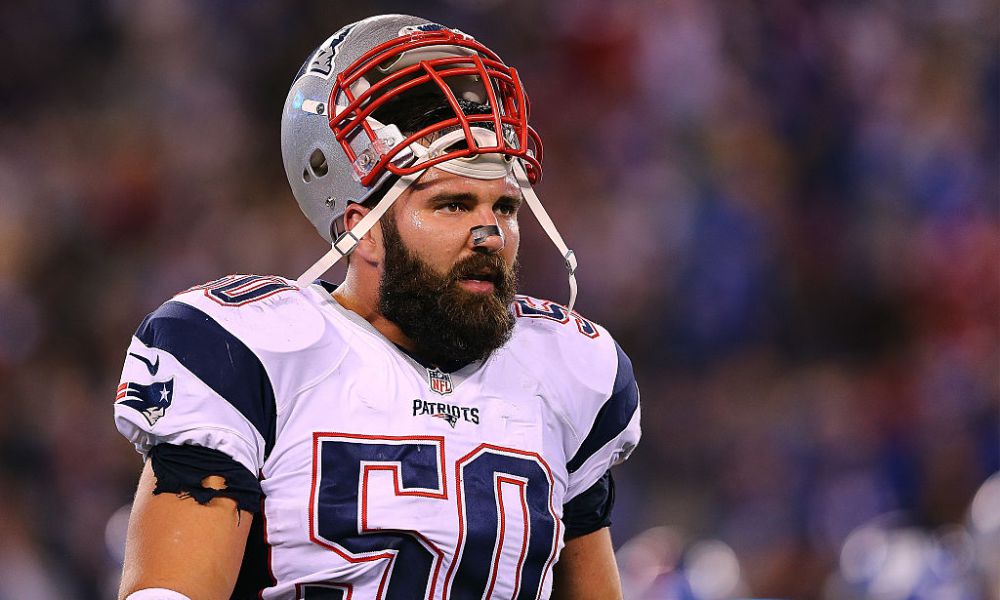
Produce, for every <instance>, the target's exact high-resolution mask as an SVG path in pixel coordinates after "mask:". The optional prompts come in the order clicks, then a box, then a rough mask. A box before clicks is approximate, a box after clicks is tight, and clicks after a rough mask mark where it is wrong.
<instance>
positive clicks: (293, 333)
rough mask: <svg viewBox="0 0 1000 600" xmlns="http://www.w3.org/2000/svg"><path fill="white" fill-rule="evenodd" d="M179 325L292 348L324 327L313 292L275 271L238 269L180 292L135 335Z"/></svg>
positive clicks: (250, 343)
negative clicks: (253, 272) (259, 272)
mask: <svg viewBox="0 0 1000 600" xmlns="http://www.w3.org/2000/svg"><path fill="white" fill-rule="evenodd" d="M178 329H185V330H189V331H200V332H204V333H209V332H215V333H216V334H217V337H221V338H225V339H228V338H229V337H230V336H231V337H232V338H235V339H237V340H239V341H240V342H241V343H242V344H244V345H246V346H247V347H249V348H251V349H255V350H256V349H260V350H263V351H270V352H289V351H296V350H300V349H303V348H306V347H308V346H310V345H312V344H314V343H315V342H316V341H317V340H318V338H319V336H321V335H322V334H323V332H324V331H325V329H326V328H325V327H324V317H323V314H322V312H321V309H320V307H319V306H318V299H317V297H316V293H315V292H314V291H311V290H309V289H308V288H303V287H302V286H300V285H298V284H297V283H296V282H295V281H294V280H289V279H286V278H284V277H279V276H276V275H246V274H235V275H226V276H225V277H220V278H218V279H215V280H212V281H209V282H207V283H203V284H200V285H196V286H193V287H191V288H188V289H186V290H184V291H182V292H180V293H178V294H177V295H175V296H174V297H173V298H171V299H170V300H168V301H167V302H165V303H163V304H162V305H160V306H159V307H158V308H157V309H156V310H154V311H153V312H152V313H150V314H149V315H148V316H147V317H146V318H145V319H144V320H143V322H142V324H141V325H140V326H139V329H138V330H137V332H136V336H137V337H139V338H140V339H143V340H144V341H146V340H145V339H144V338H150V341H152V338H153V337H155V336H157V335H164V334H170V333H172V332H174V331H177V330H178ZM147 343H149V342H147Z"/></svg>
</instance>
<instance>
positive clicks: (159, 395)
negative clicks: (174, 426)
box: [115, 377, 174, 427]
mask: <svg viewBox="0 0 1000 600" xmlns="http://www.w3.org/2000/svg"><path fill="white" fill-rule="evenodd" d="M173 399H174V379H173V377H171V378H170V379H169V380H167V381H154V382H153V383H151V384H149V385H143V384H141V383H135V382H133V381H124V382H122V384H121V385H119V386H118V394H117V396H115V403H117V404H124V405H125V406H127V407H129V408H132V409H134V410H137V411H139V413H141V414H142V416H144V417H146V420H147V421H149V426H150V427H152V426H153V425H156V422H157V421H159V420H160V418H161V417H163V415H165V414H166V413H167V409H168V408H170V403H171V402H173Z"/></svg>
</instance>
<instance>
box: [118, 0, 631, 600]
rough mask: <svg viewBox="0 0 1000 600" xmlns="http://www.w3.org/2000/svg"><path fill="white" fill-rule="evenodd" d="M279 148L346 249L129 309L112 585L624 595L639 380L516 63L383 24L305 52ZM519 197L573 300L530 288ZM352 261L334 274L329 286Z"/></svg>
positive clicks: (271, 596) (386, 595)
mask: <svg viewBox="0 0 1000 600" xmlns="http://www.w3.org/2000/svg"><path fill="white" fill-rule="evenodd" d="M282 150H283V156H284V164H285V170H286V173H287V176H288V179H289V182H290V183H291V187H292V190H293V192H294V194H295V197H296V199H297V201H298V203H299V205H300V207H301V208H302V210H303V212H304V213H305V214H306V216H307V217H308V218H309V219H310V220H311V221H312V223H313V224H314V225H315V226H316V228H317V229H318V231H319V233H320V235H322V236H323V237H324V238H325V239H326V240H327V241H328V242H330V243H331V245H332V246H331V250H330V252H329V253H328V254H327V255H326V256H324V257H323V258H322V259H321V260H320V261H319V262H318V263H317V265H315V266H314V267H313V268H310V269H309V270H308V271H307V272H306V273H305V274H303V276H302V277H300V278H299V279H297V280H290V279H285V278H282V277H274V276H254V275H230V276H227V277H222V278H221V279H218V280H216V281H212V282H209V283H206V284H204V285H200V286H197V287H194V288H191V289H189V290H187V291H185V292H182V293H180V294H178V295H177V296H176V297H174V298H173V299H172V300H170V301H169V302H166V303H165V304H163V305H162V306H160V307H159V308H158V309H157V310H156V311H154V312H153V313H152V314H150V315H149V316H148V317H146V319H145V320H144V321H143V322H142V324H141V325H140V326H139V328H138V330H137V331H136V333H135V335H134V337H133V338H132V341H131V345H130V346H129V349H128V352H127V356H126V359H125V367H124V370H123V373H122V382H121V385H120V386H119V388H118V399H117V401H116V404H115V420H116V424H117V426H118V429H119V430H120V431H121V432H122V434H123V435H124V436H125V437H127V438H128V439H129V440H130V441H131V442H133V443H134V444H135V447H136V448H137V450H138V451H139V452H140V453H141V455H142V456H143V457H144V459H145V466H144V469H143V471H142V475H141V478H140V482H139V487H138V491H137V493H136V497H135V502H134V504H133V507H132V515H131V520H130V523H129V532H128V538H127V545H126V557H125V565H124V571H123V575H122V583H121V590H120V598H127V599H129V600H183V599H186V598H191V599H198V600H200V599H215V598H230V597H232V598H248V599H249V598H258V597H259V598H264V599H266V600H278V599H283V600H284V599H287V600H293V599H302V600H331V599H337V600H352V599H353V600H375V599H400V598H406V599H427V600H437V599H442V600H443V599H459V598H518V599H522V598H532V599H535V598H549V597H553V598H574V599H601V600H606V599H609V598H618V597H620V596H621V590H620V584H619V579H618V572H617V568H616V565H615V561H614V555H613V552H612V547H611V539H610V535H609V533H608V525H609V523H610V519H609V515H610V511H611V507H612V504H613V501H614V483H613V480H612V478H611V474H610V472H609V469H610V468H611V467H612V466H613V465H615V464H617V463H620V462H622V461H623V460H625V459H626V458H627V457H628V455H629V453H630V452H631V451H632V449H633V448H634V447H635V445H636V443H637V442H638V439H639V398H638V389H637V387H636V383H635V378H634V376H633V373H632V367H631V363H630V362H629V359H628V358H627V356H626V355H625V354H624V352H622V350H621V348H620V347H619V346H618V344H617V343H616V342H615V341H614V340H613V339H612V337H611V336H610V334H609V333H608V332H607V331H606V330H605V329H604V328H602V327H601V326H599V325H597V324H595V323H592V322H590V321H588V320H587V319H585V318H584V317H582V316H580V315H579V314H578V313H576V312H574V311H573V310H572V304H573V299H574V298H573V297H574V296H575V281H574V280H573V278H572V271H573V269H575V259H574V257H573V254H572V252H570V251H569V250H568V249H567V248H566V246H565V244H564V243H563V240H562V238H561V237H560V236H559V234H558V232H557V231H556V229H555V227H554V225H553V224H552V222H551V221H550V220H549V218H548V216H547V215H546V214H545V211H544V209H543V208H542V206H541V204H540V203H539V202H538V198H537V196H536V195H535V193H534V191H533V190H532V184H533V183H535V182H537V181H538V179H539V177H540V176H541V172H542V153H541V150H542V148H541V142H540V140H539V138H538V136H537V134H536V133H535V131H534V130H533V129H532V128H531V127H529V126H528V99H527V97H526V96H525V93H524V90H523V88H522V86H521V81H520V79H519V77H518V74H517V72H516V71H515V70H514V69H513V68H511V67H509V66H507V65H506V64H505V63H504V62H503V61H502V60H501V59H500V58H499V57H498V56H497V55H496V54H495V53H494V52H492V51H491V50H489V49H488V48H487V47H485V46H484V45H482V44H481V43H479V42H478V41H476V40H475V39H473V38H472V37H470V36H469V35H467V34H465V33H462V32H461V31H458V30H455V29H450V28H447V27H444V26H442V25H438V24H435V23H431V22H428V21H426V20H424V19H420V18H416V17H410V16H403V15H383V16H377V17H372V18H369V19H365V20H363V21H359V22H357V23H354V24H351V25H348V26H346V27H344V28H342V29H341V30H339V31H338V32H336V33H335V34H334V35H332V36H331V37H330V38H329V39H327V40H326V41H325V42H324V43H323V44H322V45H321V46H320V47H319V48H317V49H316V50H315V51H314V52H313V53H312V54H311V55H310V56H309V58H308V59H307V60H306V62H305V64H304V65H303V66H302V69H301V70H300V71H299V73H298V75H297V76H296V78H295V80H294V83H293V84H292V87H291V90H290V92H289V94H288V99H287V101H286V103H285V106H284V112H283V115H282ZM523 205H527V207H528V208H529V210H531V211H532V212H533V214H534V215H535V216H536V217H537V218H538V220H539V221H540V223H541V224H542V226H543V228H544V229H545V231H546V232H547V233H548V234H549V236H550V237H551V238H552V240H553V242H555V244H556V246H557V248H558V249H559V251H560V252H561V253H562V254H563V256H564V257H565V259H566V263H567V266H568V268H569V269H570V286H571V296H570V302H569V303H568V305H567V306H563V305H560V304H556V303H554V302H550V301H545V300H540V299H536V298H531V297H528V296H518V295H516V287H517V258H518V242H519V229H518V227H519V215H520V213H521V211H522V206H523ZM375 225H378V227H376V226H375ZM348 255H349V259H348V260H349V263H348V269H347V276H346V278H345V280H344V281H343V282H342V283H340V284H339V285H336V286H334V285H330V284H328V283H326V282H324V281H321V280H318V279H317V278H318V277H319V276H320V275H322V274H323V273H324V272H325V271H326V270H327V269H328V268H329V267H330V266H331V264H332V263H334V262H336V260H337V259H339V258H341V257H343V256H348Z"/></svg>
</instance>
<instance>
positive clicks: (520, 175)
mask: <svg viewBox="0 0 1000 600" xmlns="http://www.w3.org/2000/svg"><path fill="white" fill-rule="evenodd" d="M514 177H516V178H517V183H518V184H519V185H520V186H521V194H522V195H523V196H524V201H525V202H527V203H528V208H530V209H531V213H532V214H533V215H535V218H536V219H538V224H539V225H541V226H542V229H544V230H545V233H546V234H548V236H549V239H550V240H552V243H553V244H555V246H556V248H557V249H558V250H559V253H560V254H562V257H563V260H565V261H566V270H567V271H569V304H567V305H566V308H568V309H569V310H571V311H572V310H573V306H574V305H575V304H576V264H577V263H576V254H575V253H574V252H573V251H572V250H570V249H569V246H567V245H566V242H564V241H563V238H562V236H561V235H559V230H558V229H556V224H555V223H553V222H552V218H551V217H549V213H547V212H545V207H543V206H542V202H541V200H539V199H538V196H537V195H536V194H535V190H534V189H532V187H531V182H529V181H528V174H527V173H525V171H524V165H522V164H521V161H519V160H515V161H514Z"/></svg>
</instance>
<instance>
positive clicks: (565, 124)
mask: <svg viewBox="0 0 1000 600" xmlns="http://www.w3.org/2000/svg"><path fill="white" fill-rule="evenodd" d="M387 11H394V12H395V11H398V12H418V13H421V14H423V15H425V16H427V17H430V18H432V19H438V20H440V21H442V22H444V23H447V24H450V25H453V26H457V27H459V28H461V29H463V30H465V31H467V32H470V33H472V34H474V35H477V36H479V37H480V38H481V39H483V40H484V41H486V42H487V43H488V44H489V45H490V46H491V47H492V48H494V49H495V50H497V51H498V52H499V53H500V54H501V55H502V56H503V57H504V58H505V59H506V60H507V61H508V62H509V63H511V64H514V65H516V66H518V67H519V69H520V70H521V73H522V78H523V80H524V81H525V82H526V85H527V88H528V90H529V92H530V94H531V96H532V99H533V109H534V114H533V117H534V118H533V122H534V124H535V127H536V128H537V129H538V130H539V131H540V132H541V134H542V136H543V139H544V141H545V150H546V153H545V156H546V164H545V167H546V171H545V178H544V181H543V182H542V184H541V186H540V187H539V192H540V194H541V196H542V198H543V199H544V201H545V202H546V204H547V206H548V208H549V210H550V212H551V213H552V214H553V216H554V218H555V220H556V222H557V223H558V224H559V226H560V229H561V230H562V231H563V232H564V234H565V235H566V237H567V239H568V240H569V241H570V245H571V246H572V247H573V248H575V250H576V251H577V253H578V255H579V257H580V263H581V266H580V270H579V277H580V283H581V289H582V293H581V297H580V301H579V303H578V308H579V310H580V311H581V312H582V313H583V314H585V315H587V316H588V317H590V318H593V319H595V320H597V321H598V322H601V323H604V324H606V325H607V326H608V327H609V328H610V329H611V330H612V331H613V332H615V334H616V337H617V338H618V339H619V341H620V342H621V344H622V346H623V347H624V348H626V349H627V350H628V351H629V353H630V354H631V356H632V357H633V360H634V362H635V365H636V371H637V375H638V379H639V382H640V386H641V388H642V391H643V402H644V407H643V410H644V415H643V416H644V422H643V425H644V431H645V438H644V440H643V443H642V444H641V446H640V448H639V450H638V451H637V453H636V454H635V455H634V457H633V458H632V460H631V461H630V462H629V463H628V464H627V465H626V466H625V467H623V468H621V469H619V470H618V475H617V479H618V482H619V498H618V505H617V511H616V517H615V527H614V530H613V531H614V539H615V544H616V547H618V548H619V552H618V556H619V560H620V563H621V568H622V572H623V576H624V579H625V585H626V591H627V597H629V598H630V599H631V598H637V599H642V598H658V599H669V600H674V599H676V600H681V599H684V600H723V599H729V598H736V597H750V596H753V597H780V598H795V599H817V600H820V599H822V600H840V599H847V600H851V599H863V598H872V599H875V598H877V599H880V600H904V599H928V600H930V599H935V600H936V599H944V600H978V599H980V598H992V599H995V598H998V597H1000V592H997V590H998V589H1000V573H998V572H1000V478H998V476H997V474H996V473H997V472H998V469H1000V434H998V430H1000V415H998V403H1000V402H998V398H1000V386H998V365H1000V360H998V359H1000V352H998V349H1000V344H998V340H1000V327H998V325H1000V323H998V315H1000V312H998V311H1000V277H998V274H1000V273H998V264H1000V263H998V257H1000V237H998V227H997V225H998V202H997V200H998V197H997V194H998V138H1000V125H998V102H1000V93H998V86H1000V53H998V43H997V32H998V10H997V8H996V5H995V4H994V3H992V2H989V1H987V0H916V1H905V2H904V1H903V0H872V1H867V2H860V1H842V2H794V1H791V0H774V1H769V2H764V1H762V0H726V1H722V0H712V1H707V0H670V1H662V2H660V1H651V0H637V1H634V2H615V3H612V2H601V1H595V0H589V1H588V0H553V1H547V2H544V3H543V2H530V1H528V0H523V1H521V0H518V1H513V0H511V1H504V0H452V1H450V2H443V1H439V2H428V3H423V4H419V5H417V4H414V3H409V2H391V1H382V2H353V3H347V2H332V1H326V2H319V1H312V2H295V3H292V2H277V1H272V2H255V3H248V2H240V1H236V0H216V1H213V2H195V1H193V0H176V1H175V0H142V1H137V2H130V1H124V0H105V1H97V0H91V1H86V0H37V1H35V2H30V3H8V2H5V3H3V4H2V6H0V39H2V40H3V42H2V45H3V46H6V47H7V48H6V50H5V51H4V53H3V54H4V60H3V62H4V68H3V76H2V77H0V105H2V114H0V117H2V119H0V409H2V417H0V600H23V599H28V598H30V599H33V600H49V599H81V600H91V599H98V598H110V597H113V590H114V589H115V587H116V585H117V577H118V573H119V569H120V560H121V535H122V531H123V527H124V519H125V518H126V517H125V515H126V511H127V508H126V509H123V508H122V507H123V506H126V505H127V503H128V502H129V500H130V495H131V494H132V492H133V489H134V485H135V481H136V477H137V474H138V471H139V468H140V464H139V461H138V459H137V457H136V455H135V454H134V452H133V450H132V449H131V447H130V446H129V444H128V443H127V442H125V441H124V440H123V439H122V438H121V437H120V436H119V435H118V434H117V432H116V431H115V430H114V426H113V424H112V420H111V403H112V400H113V397H114V390H115V386H116V383H117V378H118V374H119V372H120V368H121V363H122V360H123V356H124V351H125V348H126V345H127V343H128V339H129V336H130V334H131V332H132V331H133V330H134V328H135V327H136V325H137V324H138V323H139V321H140V320H141V319H142V317H143V316H144V315H145V314H146V313H148V312H149V311H151V310H152V309H154V308H155V307H156V306H157V305H158V304H159V303H160V302H162V301H164V300H165V299H167V298H169V297H170V296H171V295H172V294H173V293H175V292H176V291H178V290H181V289H184V288H187V287H189V286H190V285H193V284H196V283H198V282H201V281H205V280H209V279H212V278H215V277H217V276H219V275H222V274H226V273H231V272H256V273H276V274H283V275H287V276H295V275H297V274H298V273H300V272H301V271H302V270H303V269H304V268H305V267H306V266H307V265H308V264H310V263H311V262H312V260H314V258H315V257H317V256H318V255H319V254H320V253H321V252H323V250H324V248H323V244H322V241H321V240H320V238H319V237H318V236H316V235H315V233H314V232H313V230H312V229H311V227H310V225H309V224H308V222H307V221H306V220H305V219H304V218H302V217H301V215H300V214H299V211H298V209H297V208H296V207H295V204H294V201H293V199H292V197H291V194H290V192H289V190H288V189H287V187H286V183H285V180H284V174H283V172H282V168H281V160H280V153H279V146H278V127H279V114H280V111H281V105H282V102H283V100H284V97H285V93H286V89H287V85H288V84H289V82H290V79H291V76H292V75H293V74H294V73H295V72H296V70H297V69H298V67H299V64H300V63H301V61H302V60H303V58H304V57H305V56H306V55H307V53H308V52H309V51H310V50H311V49H312V48H313V47H315V46H316V45H317V44H318V43H319V42H320V41H322V40H323V39H324V38H325V37H326V36H327V35H328V34H329V33H330V32H332V31H333V30H334V29H336V28H337V27H339V26H340V25H341V24H344V23H346V22H349V21H352V20H355V19H358V18H361V17H364V16H367V15H369V14H373V13H378V12H387ZM524 221H525V223H524V227H523V231H524V236H525V238H526V239H525V240H524V243H523V254H522V256H523V259H524V260H523V262H524V264H525V269H524V274H523V281H524V286H523V289H524V290H525V291H526V292H528V293H531V294H533V295H541V296H545V297H550V298H553V299H555V300H558V301H562V300H563V299H564V298H565V294H566V290H565V279H564V272H563V267H562V265H561V261H560V259H559V257H558V256H557V253H556V252H555V251H554V250H553V249H552V247H551V246H550V244H549V242H548V241H547V240H546V239H544V235H543V234H542V232H541V230H540V228H538V227H537V226H535V225H534V223H533V219H532V217H531V216H529V215H528V214H527V213H526V214H525V215H524ZM991 477H992V478H991Z"/></svg>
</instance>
